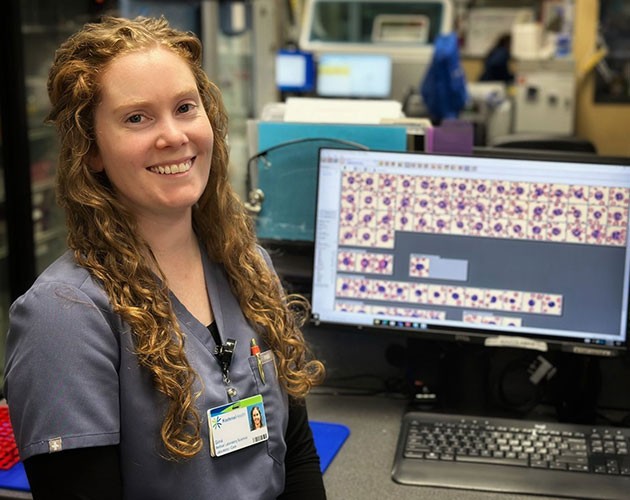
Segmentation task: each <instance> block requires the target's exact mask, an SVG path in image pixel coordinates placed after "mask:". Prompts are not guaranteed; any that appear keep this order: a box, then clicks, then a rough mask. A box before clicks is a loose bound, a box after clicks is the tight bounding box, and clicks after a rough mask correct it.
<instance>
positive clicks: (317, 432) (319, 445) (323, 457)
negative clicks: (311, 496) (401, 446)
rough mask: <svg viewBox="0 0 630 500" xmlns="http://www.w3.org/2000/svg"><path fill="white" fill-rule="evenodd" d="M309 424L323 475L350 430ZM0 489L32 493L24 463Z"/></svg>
mask: <svg viewBox="0 0 630 500" xmlns="http://www.w3.org/2000/svg"><path fill="white" fill-rule="evenodd" d="M309 424H310V426H311V430H312V431H313V439H314V440H315V448H316V449H317V453H318V454H319V459H320V467H321V470H322V473H323V472H325V471H326V469H327V468H328V466H329V465H330V463H331V462H332V461H333V458H335V455H337V452H338V451H339V450H340V449H341V447H342V446H343V443H345V441H346V439H347V438H348V436H349V435H350V429H348V428H347V427H346V426H345V425H341V424H330V423H327V422H314V421H310V422H309ZM0 488H5V489H8V490H21V491H30V489H31V488H30V486H29V484H28V479H26V472H24V465H23V464H22V462H18V463H17V464H15V465H14V466H13V467H11V468H10V469H8V470H0Z"/></svg>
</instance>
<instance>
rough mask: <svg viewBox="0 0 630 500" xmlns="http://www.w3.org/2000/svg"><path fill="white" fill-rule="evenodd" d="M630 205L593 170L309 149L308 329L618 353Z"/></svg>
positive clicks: (628, 177) (604, 171) (616, 172)
mask: <svg viewBox="0 0 630 500" xmlns="http://www.w3.org/2000/svg"><path fill="white" fill-rule="evenodd" d="M629 198H630V169H629V168H628V167H627V166H623V165H617V164H613V163H610V164H609V163H605V162H603V161H600V162H593V163H589V162H586V161H584V162H582V161H573V160H566V161H547V160H536V159H530V160H527V159H518V160H514V159H511V160H510V159H503V158H489V157H482V156H475V157H472V156H471V157H467V156H455V155H452V156H451V155H429V154H423V153H405V152H402V153H400V152H378V151H349V150H338V149H334V148H325V149H321V150H320V156H319V171H318V188H317V207H316V227H315V241H314V247H315V248H314V267H313V283H312V296H311V301H312V313H313V320H314V323H315V324H320V325H321V324H324V325H345V326H347V327H353V328H354V327H356V328H357V329H361V330H368V331H369V330H371V329H375V330H377V329H378V330H383V329H386V330H388V331H392V330H395V331H400V332H405V333H407V334H409V335H410V336H412V337H418V338H427V339H431V338H440V339H452V340H458V341H469V342H471V343H474V342H482V343H483V344H485V345H487V346H505V347H525V348H530V349H535V350H539V351H545V350H547V349H552V348H559V349H562V350H565V351H570V352H574V353H583V354H603V355H613V354H616V353H619V352H622V351H623V350H625V349H626V347H627V330H628V297H629V269H630V251H629V246H628V241H627V239H628V206H629V204H628V200H629Z"/></svg>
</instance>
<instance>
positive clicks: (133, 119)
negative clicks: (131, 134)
mask: <svg viewBox="0 0 630 500" xmlns="http://www.w3.org/2000/svg"><path fill="white" fill-rule="evenodd" d="M127 121H128V122H129V123H140V122H142V115H131V116H130V117H129V118H127Z"/></svg>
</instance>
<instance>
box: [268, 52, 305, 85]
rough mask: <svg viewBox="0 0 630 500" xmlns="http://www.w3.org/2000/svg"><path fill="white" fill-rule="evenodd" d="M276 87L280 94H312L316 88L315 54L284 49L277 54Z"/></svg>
mask: <svg viewBox="0 0 630 500" xmlns="http://www.w3.org/2000/svg"><path fill="white" fill-rule="evenodd" d="M275 81H276V87H277V89H278V90H279V91H280V92H311V91H312V90H313V89H314V88H315V62H314V60H313V54H311V53H310V52H303V51H301V50H287V49H282V50H279V51H278V52H277V53H276V70H275Z"/></svg>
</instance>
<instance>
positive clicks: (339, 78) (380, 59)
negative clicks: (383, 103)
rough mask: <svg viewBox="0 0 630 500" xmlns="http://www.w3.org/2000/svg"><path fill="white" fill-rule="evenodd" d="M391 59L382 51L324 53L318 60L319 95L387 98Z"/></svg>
mask: <svg viewBox="0 0 630 500" xmlns="http://www.w3.org/2000/svg"><path fill="white" fill-rule="evenodd" d="M391 90H392V60H391V57H389V56H387V55H383V54H322V55H320V56H319V60H318V63H317V95H319V96H321V97H342V98H343V97H347V98H371V99H388V98H389V97H390V96H391Z"/></svg>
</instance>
